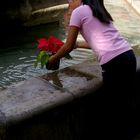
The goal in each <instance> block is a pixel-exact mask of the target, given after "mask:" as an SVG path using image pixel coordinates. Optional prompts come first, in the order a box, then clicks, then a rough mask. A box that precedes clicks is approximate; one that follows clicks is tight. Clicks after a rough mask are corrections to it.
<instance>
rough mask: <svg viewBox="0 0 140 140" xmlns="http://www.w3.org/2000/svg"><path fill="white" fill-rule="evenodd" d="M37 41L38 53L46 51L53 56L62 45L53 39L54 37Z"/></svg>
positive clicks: (59, 41)
mask: <svg viewBox="0 0 140 140" xmlns="http://www.w3.org/2000/svg"><path fill="white" fill-rule="evenodd" d="M37 41H38V43H39V44H38V46H37V48H38V49H39V50H40V51H47V52H50V53H52V54H55V53H56V52H57V51H58V50H59V49H60V48H61V46H63V45H64V43H63V42H62V41H61V40H59V39H57V38H55V37H54V36H50V37H49V38H48V40H46V39H45V38H40V39H38V40H37Z"/></svg>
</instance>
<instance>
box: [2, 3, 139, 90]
mask: <svg viewBox="0 0 140 140" xmlns="http://www.w3.org/2000/svg"><path fill="white" fill-rule="evenodd" d="M106 6H107V8H108V10H109V11H110V12H111V15H112V16H113V18H114V20H115V22H114V24H115V26H117V28H118V29H119V31H120V32H121V33H122V34H123V35H124V37H125V38H126V39H127V40H128V41H129V42H130V43H131V44H132V45H135V46H136V47H135V48H134V49H135V52H136V54H137V55H140V47H139V45H137V44H140V28H139V27H140V17H139V16H138V15H137V14H136V13H135V12H134V11H133V10H132V9H131V8H130V7H129V6H128V4H127V3H126V2H125V1H124V0H117V1H113V0H106ZM50 35H53V36H56V37H57V38H59V39H62V40H64V39H65V34H64V29H62V26H60V27H59V26H58V24H57V23H54V24H51V25H42V26H37V27H33V28H31V29H30V30H29V31H27V32H24V33H21V34H20V35H18V36H17V37H15V38H16V39H17V42H16V41H15V40H14V41H15V42H16V43H15V42H12V43H13V44H10V45H9V48H11V47H12V48H16V49H11V50H9V51H3V52H1V53H0V78H1V80H0V89H1V88H2V87H6V86H8V85H11V84H14V83H16V82H19V81H23V80H25V79H29V78H30V77H35V76H40V75H44V74H45V73H48V72H50V71H48V70H46V69H40V67H37V68H36V69H35V68H34V66H33V62H34V61H35V58H36V55H37V49H36V45H37V42H36V40H37V39H38V38H40V37H45V38H47V37H48V36H50ZM15 38H14V39H15ZM13 46H14V47H13ZM19 46H20V47H19ZM71 55H72V57H73V60H67V59H62V60H61V64H60V68H65V67H67V66H71V65H73V64H78V63H81V62H83V61H85V60H87V59H93V61H96V58H95V56H94V55H93V54H92V51H91V50H85V49H75V50H74V51H72V52H71ZM56 78H57V77H56ZM55 81H58V80H57V79H56V80H55ZM58 84H60V86H61V82H60V83H59V81H58Z"/></svg>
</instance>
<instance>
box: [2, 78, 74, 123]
mask: <svg viewBox="0 0 140 140" xmlns="http://www.w3.org/2000/svg"><path fill="white" fill-rule="evenodd" d="M72 99H73V96H72V95H71V94H70V93H68V92H65V91H64V90H62V89H59V88H58V87H55V86H52V85H51V84H50V83H48V82H47V81H43V80H41V79H38V78H33V79H30V80H28V81H24V82H21V83H19V84H18V85H15V86H12V87H9V88H8V89H7V90H3V91H1V94H0V111H1V112H3V114H4V116H5V118H6V121H7V123H12V122H13V123H15V122H16V121H21V120H24V119H27V118H29V117H31V116H32V115H35V114H37V113H39V112H41V111H44V110H49V109H50V108H53V107H55V106H59V105H60V104H63V103H66V102H69V101H71V100H72ZM1 121H3V120H1Z"/></svg>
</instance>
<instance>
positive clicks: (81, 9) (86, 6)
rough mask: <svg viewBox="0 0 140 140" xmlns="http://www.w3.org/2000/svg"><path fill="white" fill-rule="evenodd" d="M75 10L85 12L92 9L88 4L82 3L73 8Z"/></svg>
mask: <svg viewBox="0 0 140 140" xmlns="http://www.w3.org/2000/svg"><path fill="white" fill-rule="evenodd" d="M73 11H74V12H78V13H79V12H80V13H81V14H82V13H85V12H87V11H91V9H90V7H89V6H88V5H80V6H79V7H77V8H76V9H74V10H73Z"/></svg>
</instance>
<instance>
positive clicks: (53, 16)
mask: <svg viewBox="0 0 140 140" xmlns="http://www.w3.org/2000/svg"><path fill="white" fill-rule="evenodd" d="M67 9H68V4H62V5H57V6H52V7H48V8H44V9H39V10H36V11H33V12H32V14H31V16H30V18H29V20H28V21H26V22H25V23H24V25H25V26H35V25H40V24H46V23H52V22H57V21H58V22H60V20H62V19H63V16H64V12H65V11H66V10H67ZM60 17H61V18H60Z"/></svg>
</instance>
